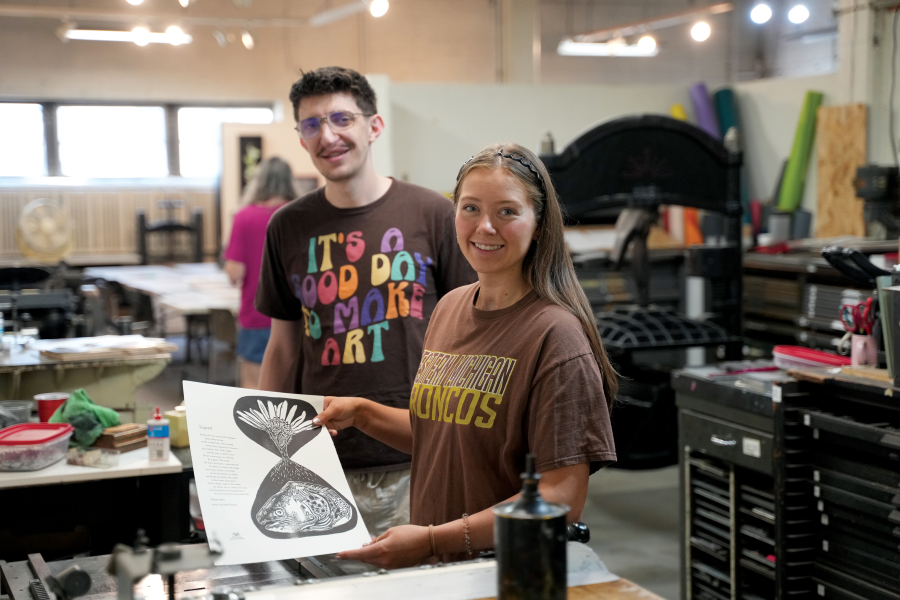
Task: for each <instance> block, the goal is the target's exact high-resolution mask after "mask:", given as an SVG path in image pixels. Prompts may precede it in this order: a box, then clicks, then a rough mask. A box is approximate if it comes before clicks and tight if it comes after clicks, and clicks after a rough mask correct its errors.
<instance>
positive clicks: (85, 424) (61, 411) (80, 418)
mask: <svg viewBox="0 0 900 600" xmlns="http://www.w3.org/2000/svg"><path fill="white" fill-rule="evenodd" d="M50 423H69V424H70V425H71V426H72V427H74V428H75V435H73V436H72V441H71V442H70V443H69V445H70V446H90V445H91V444H93V443H94V442H95V441H97V438H98V437H100V434H101V433H103V430H104V429H106V428H107V427H114V426H116V425H119V413H117V412H116V411H114V410H113V409H111V408H106V407H105V406H97V405H96V404H94V401H93V400H91V399H90V397H89V396H88V395H87V392H85V391H84V389H82V388H78V389H77V390H75V391H74V392H72V393H71V394H70V395H69V399H68V400H66V401H65V402H63V404H62V406H60V407H59V408H57V409H56V412H54V413H53V416H52V417H50Z"/></svg>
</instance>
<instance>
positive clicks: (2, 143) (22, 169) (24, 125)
mask: <svg viewBox="0 0 900 600" xmlns="http://www.w3.org/2000/svg"><path fill="white" fill-rule="evenodd" d="M45 146H46V144H45V142H44V110H43V107H42V106H41V105H40V104H13V103H0V177H41V176H44V175H47V156H46V148H45Z"/></svg>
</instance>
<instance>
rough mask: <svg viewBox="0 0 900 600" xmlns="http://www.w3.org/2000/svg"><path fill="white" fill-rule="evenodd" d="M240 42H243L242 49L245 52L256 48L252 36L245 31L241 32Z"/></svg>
mask: <svg viewBox="0 0 900 600" xmlns="http://www.w3.org/2000/svg"><path fill="white" fill-rule="evenodd" d="M241 42H243V44H244V48H246V49H247V50H253V48H254V47H256V41H255V40H254V39H253V35H251V34H250V32H249V31H247V30H246V29H245V30H244V31H242V32H241Z"/></svg>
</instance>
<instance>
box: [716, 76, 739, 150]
mask: <svg viewBox="0 0 900 600" xmlns="http://www.w3.org/2000/svg"><path fill="white" fill-rule="evenodd" d="M713 99H714V100H715V102H716V114H717V115H718V116H719V134H720V137H721V138H722V139H724V138H725V133H727V132H728V130H729V129H730V128H732V127H737V128H738V131H740V130H741V124H740V122H739V121H738V114H737V106H736V104H735V98H734V91H732V90H731V89H730V88H725V89H722V90H719V91H718V92H716V93H715V94H713Z"/></svg>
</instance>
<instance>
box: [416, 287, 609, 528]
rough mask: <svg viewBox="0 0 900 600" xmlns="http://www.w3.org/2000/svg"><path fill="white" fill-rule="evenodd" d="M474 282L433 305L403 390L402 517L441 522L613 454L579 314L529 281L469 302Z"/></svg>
mask: <svg viewBox="0 0 900 600" xmlns="http://www.w3.org/2000/svg"><path fill="white" fill-rule="evenodd" d="M478 289H479V284H477V283H475V284H472V285H468V286H464V287H461V288H458V289H456V290H454V291H452V292H450V293H449V294H447V296H445V297H444V298H443V299H442V300H441V301H440V302H439V303H438V305H437V307H436V308H435V310H434V313H433V314H432V318H431V323H429V325H428V332H427V333H426V334H425V352H424V354H423V356H422V362H421V363H420V364H419V370H418V372H417V373H416V379H415V384H414V386H413V390H412V395H411V397H410V421H411V423H412V433H413V453H412V456H413V458H412V486H411V487H412V492H411V498H410V503H411V504H410V511H411V514H410V522H411V523H412V524H414V525H430V524H434V525H439V524H442V523H446V522H449V521H453V520H456V519H459V518H460V517H461V516H462V514H463V513H468V514H470V515H471V514H474V513H477V512H479V511H481V510H484V509H485V508H488V507H490V506H493V505H495V504H497V503H499V502H502V501H504V500H506V499H507V498H509V497H510V496H513V495H515V494H516V493H518V492H519V491H520V490H521V487H522V482H521V479H520V478H519V476H520V474H521V473H522V471H523V470H524V467H525V454H526V453H527V452H532V453H534V454H535V459H536V467H537V470H538V471H539V472H545V471H551V470H553V469H558V468H560V467H565V466H570V465H576V464H581V463H591V471H592V472H593V471H594V470H596V469H599V468H600V467H602V466H605V465H607V464H609V463H611V462H613V461H615V460H616V452H615V447H614V443H613V435H612V429H611V428H610V423H609V410H608V408H607V405H606V399H605V398H604V394H603V382H602V379H601V375H600V369H599V368H598V366H597V362H596V361H595V359H594V355H593V354H592V352H591V348H590V345H589V343H588V340H587V337H586V336H585V335H584V331H583V330H582V328H581V323H580V322H579V321H578V319H577V318H576V317H575V316H574V315H573V314H571V313H570V312H568V311H567V310H565V309H564V308H562V307H560V306H557V305H555V304H553V303H551V302H549V301H547V300H542V299H540V298H539V297H538V296H537V294H536V293H535V292H530V293H529V294H527V295H526V296H525V297H524V298H522V299H521V300H519V301H518V302H516V303H515V304H514V305H512V306H510V307H508V308H504V309H501V310H495V311H484V310H479V309H477V308H475V306H474V300H475V297H476V294H477V292H478Z"/></svg>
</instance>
